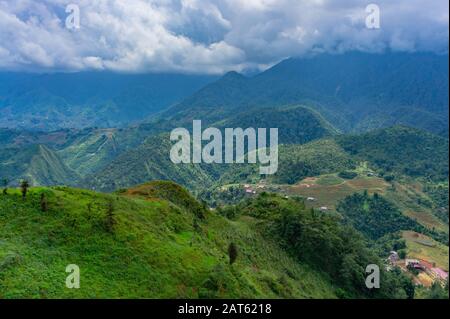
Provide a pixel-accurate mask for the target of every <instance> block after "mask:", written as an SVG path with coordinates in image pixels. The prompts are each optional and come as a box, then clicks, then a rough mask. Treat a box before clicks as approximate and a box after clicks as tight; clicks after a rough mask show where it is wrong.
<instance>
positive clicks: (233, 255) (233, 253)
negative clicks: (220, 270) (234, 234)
mask: <svg viewBox="0 0 450 319" xmlns="http://www.w3.org/2000/svg"><path fill="white" fill-rule="evenodd" d="M228 256H229V257H230V265H232V264H234V262H235V261H236V259H237V257H238V249H237V246H236V244H235V243H231V244H230V246H228Z"/></svg>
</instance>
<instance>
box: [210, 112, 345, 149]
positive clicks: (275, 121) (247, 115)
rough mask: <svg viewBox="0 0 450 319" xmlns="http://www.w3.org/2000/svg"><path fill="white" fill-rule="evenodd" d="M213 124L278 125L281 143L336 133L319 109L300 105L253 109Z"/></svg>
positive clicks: (271, 126)
mask: <svg viewBox="0 0 450 319" xmlns="http://www.w3.org/2000/svg"><path fill="white" fill-rule="evenodd" d="M215 125H217V126H218V127H220V128H226V127H232V128H236V127H241V128H243V129H245V128H247V127H253V128H255V129H257V128H267V129H268V128H278V142H279V143H280V144H304V143H307V142H310V141H313V140H317V139H320V138H324V137H330V136H333V135H336V134H337V130H336V129H335V128H334V127H333V126H332V125H331V124H330V123H328V122H327V121H326V120H325V119H324V118H323V117H322V116H321V115H320V114H319V113H317V112H316V111H314V110H312V109H309V108H307V107H301V106H292V107H283V108H263V109H252V110H249V111H245V112H242V113H239V114H238V115H236V116H232V117H230V118H228V119H225V120H223V121H220V122H218V123H216V124H215Z"/></svg>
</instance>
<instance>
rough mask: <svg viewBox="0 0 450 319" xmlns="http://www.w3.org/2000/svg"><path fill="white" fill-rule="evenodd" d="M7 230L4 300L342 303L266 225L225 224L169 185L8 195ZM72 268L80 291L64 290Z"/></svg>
mask: <svg viewBox="0 0 450 319" xmlns="http://www.w3.org/2000/svg"><path fill="white" fill-rule="evenodd" d="M42 194H44V195H45V196H42ZM43 197H44V198H45V199H46V203H47V204H46V209H45V210H43V206H42V203H43V202H42V198H43ZM0 233H1V234H2V238H1V245H0V297H2V298H63V297H65V298H119V297H120V298H335V297H336V290H335V288H334V287H333V285H332V284H331V282H330V281H329V279H328V278H327V276H324V274H323V273H321V272H319V271H316V270H314V269H313V268H312V267H310V266H309V265H308V264H307V263H304V262H299V261H298V260H296V259H295V258H294V257H292V256H290V254H289V253H288V252H286V251H285V250H284V249H283V248H282V247H280V245H279V244H278V243H277V242H276V241H275V240H273V239H272V238H270V237H266V236H264V235H263V234H262V233H261V232H260V230H259V227H258V220H257V219H253V218H249V217H242V218H239V219H237V220H234V221H230V220H228V219H225V218H223V217H221V216H219V215H217V214H216V213H214V212H210V211H209V210H207V209H205V208H204V207H203V205H202V204H200V203H198V202H197V201H196V200H195V199H194V198H192V197H191V196H190V195H189V194H188V193H187V192H186V191H185V190H184V189H183V188H181V187H180V186H178V185H174V184H173V183H170V182H155V183H149V184H146V185H142V186H139V187H137V188H133V189H128V190H126V191H122V192H120V193H118V194H110V195H107V194H99V193H94V192H91V191H86V190H79V189H73V188H68V187H53V188H31V189H29V190H28V194H27V196H26V197H25V199H23V198H22V194H21V193H20V192H19V190H15V189H9V191H8V195H0ZM232 243H233V245H234V246H235V247H234V248H235V249H236V251H237V254H234V253H233V254H231V256H233V263H232V265H230V245H231V244H232ZM69 264H76V265H78V266H79V267H80V270H81V287H80V289H67V288H66V286H65V280H66V276H67V275H68V274H67V273H66V272H65V269H66V266H67V265H69Z"/></svg>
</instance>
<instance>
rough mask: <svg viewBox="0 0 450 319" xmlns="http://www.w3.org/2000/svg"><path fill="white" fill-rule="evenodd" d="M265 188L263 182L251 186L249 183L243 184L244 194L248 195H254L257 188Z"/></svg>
mask: <svg viewBox="0 0 450 319" xmlns="http://www.w3.org/2000/svg"><path fill="white" fill-rule="evenodd" d="M265 188H266V185H265V184H264V183H262V182H261V183H259V184H257V185H255V186H252V185H250V184H245V185H244V191H245V193H246V194H248V195H255V194H256V193H257V190H259V191H260V190H263V189H265Z"/></svg>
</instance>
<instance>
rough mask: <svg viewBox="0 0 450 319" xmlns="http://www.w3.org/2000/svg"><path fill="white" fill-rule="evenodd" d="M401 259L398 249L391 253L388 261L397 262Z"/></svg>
mask: <svg viewBox="0 0 450 319" xmlns="http://www.w3.org/2000/svg"><path fill="white" fill-rule="evenodd" d="M399 260H400V257H399V256H398V253H397V252H396V251H391V252H390V253H389V257H388V261H389V262H390V263H391V264H395V263H396V262H398V261H399Z"/></svg>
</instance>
